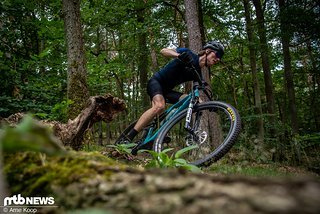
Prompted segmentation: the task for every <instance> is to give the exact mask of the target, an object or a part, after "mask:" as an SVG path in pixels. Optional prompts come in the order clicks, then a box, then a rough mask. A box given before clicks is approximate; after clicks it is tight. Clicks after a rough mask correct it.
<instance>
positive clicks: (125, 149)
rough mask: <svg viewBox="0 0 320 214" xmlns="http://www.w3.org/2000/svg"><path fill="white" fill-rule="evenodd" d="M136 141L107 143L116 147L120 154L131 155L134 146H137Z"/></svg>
mask: <svg viewBox="0 0 320 214" xmlns="http://www.w3.org/2000/svg"><path fill="white" fill-rule="evenodd" d="M136 145H137V144H135V143H128V144H117V145H107V147H109V148H114V149H115V150H116V151H117V152H118V153H119V154H124V155H125V154H127V155H131V151H132V148H133V147H134V146H136Z"/></svg>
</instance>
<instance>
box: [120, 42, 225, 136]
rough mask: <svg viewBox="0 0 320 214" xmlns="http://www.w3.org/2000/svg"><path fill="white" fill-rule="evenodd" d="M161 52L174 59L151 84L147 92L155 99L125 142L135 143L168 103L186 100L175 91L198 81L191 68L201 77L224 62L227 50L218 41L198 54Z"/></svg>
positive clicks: (151, 80)
mask: <svg viewBox="0 0 320 214" xmlns="http://www.w3.org/2000/svg"><path fill="white" fill-rule="evenodd" d="M160 53H161V54H162V55H163V56H165V57H168V58H174V59H173V60H171V61H170V62H169V63H168V64H167V65H166V66H164V67H163V68H162V69H160V71H158V72H157V73H155V74H154V75H153V76H152V77H151V79H150V80H149V81H148V85H147V93H148V95H149V96H150V98H151V100H152V107H151V108H149V109H148V110H147V111H145V112H144V113H143V114H142V115H141V116H140V118H139V120H138V121H137V123H136V124H135V126H134V128H133V129H131V130H130V131H129V132H128V134H127V136H126V138H127V139H126V140H127V141H129V142H132V140H133V138H134V137H135V136H136V135H137V134H138V133H139V132H140V131H141V130H142V129H143V128H145V127H146V126H147V125H148V124H149V123H150V122H152V120H153V119H154V117H156V116H157V115H160V114H161V113H162V112H163V111H164V110H165V104H166V100H167V102H169V103H176V102H177V101H179V99H180V98H183V97H184V94H182V93H180V92H176V91H173V88H174V87H176V86H177V85H180V84H182V83H184V82H188V81H195V80H196V77H195V74H194V73H193V72H192V71H191V70H190V69H188V67H190V66H193V67H194V68H195V69H196V70H197V72H198V73H199V74H200V75H201V68H203V67H210V66H212V65H214V64H216V63H218V62H219V61H220V60H221V58H222V56H223V54H224V48H223V46H222V45H221V44H220V43H218V42H216V41H209V42H207V43H206V44H205V45H204V46H203V48H202V50H201V51H200V52H199V54H195V53H193V52H192V51H191V50H190V49H188V48H177V49H171V48H164V49H162V50H161V51H160Z"/></svg>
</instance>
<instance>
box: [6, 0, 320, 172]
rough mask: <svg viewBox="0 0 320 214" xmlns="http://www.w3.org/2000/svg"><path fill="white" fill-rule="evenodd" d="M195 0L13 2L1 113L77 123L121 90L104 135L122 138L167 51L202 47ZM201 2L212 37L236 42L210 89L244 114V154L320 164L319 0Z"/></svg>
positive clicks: (9, 0)
mask: <svg viewBox="0 0 320 214" xmlns="http://www.w3.org/2000/svg"><path fill="white" fill-rule="evenodd" d="M185 2H188V1H185ZM185 2H184V1H180V0H166V1H164V0H121V1H119V0H113V1H108V0H82V1H81V2H80V1H67V0H63V1H60V0H50V1H47V0H29V1H24V0H3V1H1V3H0V17H1V19H0V39H1V42H0V70H1V79H0V116H1V117H2V118H5V117H8V116H9V115H11V114H14V113H17V112H31V113H32V114H33V115H34V116H36V117H38V118H39V119H48V120H57V121H61V122H66V121H67V120H68V119H73V118H74V117H75V116H76V115H78V114H79V113H80V111H81V110H82V109H83V106H84V103H85V102H86V100H87V98H88V97H89V96H94V95H104V94H106V93H111V94H112V95H114V96H117V97H119V98H121V99H123V100H125V101H126V104H127V107H128V110H127V111H126V112H125V113H124V114H121V115H119V116H118V117H117V118H116V119H115V120H114V121H113V122H112V123H108V124H106V123H99V124H98V125H96V126H95V127H94V128H95V129H94V130H93V132H94V134H95V136H96V139H95V141H96V143H99V144H104V145H105V144H110V143H112V142H113V141H114V139H115V138H116V137H117V136H118V135H119V134H120V133H119V131H120V130H123V128H124V127H126V126H127V125H128V124H129V123H130V122H132V121H134V120H135V119H137V118H138V117H139V116H140V114H141V113H142V112H143V111H144V110H145V109H146V108H148V106H149V105H150V101H149V98H148V97H147V94H146V83H147V80H148V78H149V77H151V75H152V74H153V73H154V72H156V71H157V70H159V68H160V67H161V66H163V65H164V64H166V63H167V62H168V59H165V58H164V57H162V56H161V55H160V54H159V52H160V50H161V49H162V48H164V47H168V46H169V47H192V44H189V43H190V42H189V40H188V28H189V30H190V28H192V26H190V25H191V23H187V22H186V14H185V9H188V8H186V7H185V5H186V3H185ZM193 2H196V3H197V5H198V6H197V8H192V9H193V10H196V11H197V14H198V17H197V18H198V19H199V23H200V29H201V41H202V43H204V42H205V41H208V40H216V41H219V42H221V43H222V44H223V45H224V47H225V56H224V58H223V62H221V63H220V64H218V65H216V66H214V67H213V68H212V69H211V74H210V85H211V87H212V90H213V92H214V95H215V97H216V99H218V100H222V101H225V102H228V103H230V104H232V105H234V106H235V107H236V108H237V109H238V110H239V113H240V115H241V118H242V123H243V129H242V133H241V136H240V138H239V140H238V143H237V145H236V149H235V150H234V151H238V154H237V158H238V159H242V160H246V161H254V162H271V161H272V162H286V163H289V164H292V165H301V164H303V165H305V166H308V167H310V168H313V169H319V162H320V161H319V151H320V150H319V149H320V113H319V107H318V106H319V104H320V88H319V84H320V68H319V60H320V49H319V45H320V43H319V42H320V39H319V32H320V22H319V21H320V20H319V19H320V16H319V13H320V5H319V1H312V0H266V1H260V0H252V1H249V0H242V1H239V0H228V1H225V0H219V1H218V0H217V1H216V0H198V1H193ZM189 9H190V8H189ZM70 11H73V12H74V13H73V12H70ZM72 17H73V19H74V20H78V21H79V22H68V20H69V21H70V19H72ZM79 23H81V24H79ZM77 24H78V25H77ZM188 25H189V26H188ZM72 32H73V33H72ZM74 32H76V34H75V33H74ZM189 32H190V31H189ZM193 47H194V46H193ZM72 50H78V52H72ZM194 51H199V50H194ZM72 60H73V61H72ZM181 90H184V88H181Z"/></svg>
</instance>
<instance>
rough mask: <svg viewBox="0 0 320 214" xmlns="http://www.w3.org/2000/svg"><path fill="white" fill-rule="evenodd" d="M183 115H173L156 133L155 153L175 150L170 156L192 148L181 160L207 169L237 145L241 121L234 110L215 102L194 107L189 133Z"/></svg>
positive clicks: (184, 114)
mask: <svg viewBox="0 0 320 214" xmlns="http://www.w3.org/2000/svg"><path fill="white" fill-rule="evenodd" d="M186 114H187V110H184V111H182V112H181V113H179V114H178V115H176V116H175V117H174V118H173V119H172V120H171V121H170V122H169V123H168V124H167V125H166V127H165V128H164V129H163V130H162V131H161V132H160V133H159V135H158V137H157V139H156V140H155V143H154V146H153V149H154V151H156V152H161V151H163V150H164V149H166V148H174V150H172V152H177V151H179V150H181V149H183V148H185V147H189V146H195V149H192V150H190V151H188V152H186V153H184V154H183V156H182V157H181V158H184V159H185V160H187V161H188V162H189V163H191V164H194V165H197V166H208V165H210V164H211V163H212V162H215V161H217V160H219V159H220V158H221V157H223V156H224V155H225V154H226V153H227V152H228V151H229V150H230V149H231V147H232V146H233V145H234V143H235V142H236V139H237V137H238V135H239V133H240V128H241V121H240V116H239V114H238V112H237V110H236V109H235V108H234V107H233V106H231V105H229V104H227V103H224V102H218V101H210V102H205V103H200V104H197V105H196V106H195V107H194V109H193V114H192V120H191V129H192V131H191V132H189V131H187V130H186V129H185V128H184V125H185V118H186ZM168 137H169V138H170V139H171V141H170V142H169V143H168V142H167V140H166V139H167V138H168Z"/></svg>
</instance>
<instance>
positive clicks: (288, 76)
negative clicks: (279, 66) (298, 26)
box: [278, 0, 299, 134]
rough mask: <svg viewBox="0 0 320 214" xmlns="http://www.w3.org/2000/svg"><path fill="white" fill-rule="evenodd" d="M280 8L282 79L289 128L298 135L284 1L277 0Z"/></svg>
mask: <svg viewBox="0 0 320 214" xmlns="http://www.w3.org/2000/svg"><path fill="white" fill-rule="evenodd" d="M278 3H279V8H280V29H281V41H282V53H283V62H284V78H285V83H286V84H285V88H286V89H287V94H288V99H289V111H290V118H291V128H292V131H293V133H294V134H297V133H298V129H299V126H298V116H297V107H296V98H295V91H294V82H293V75H292V69H291V56H290V49H289V47H290V35H289V30H288V27H287V24H286V22H285V17H284V16H285V7H286V2H285V0H278Z"/></svg>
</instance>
